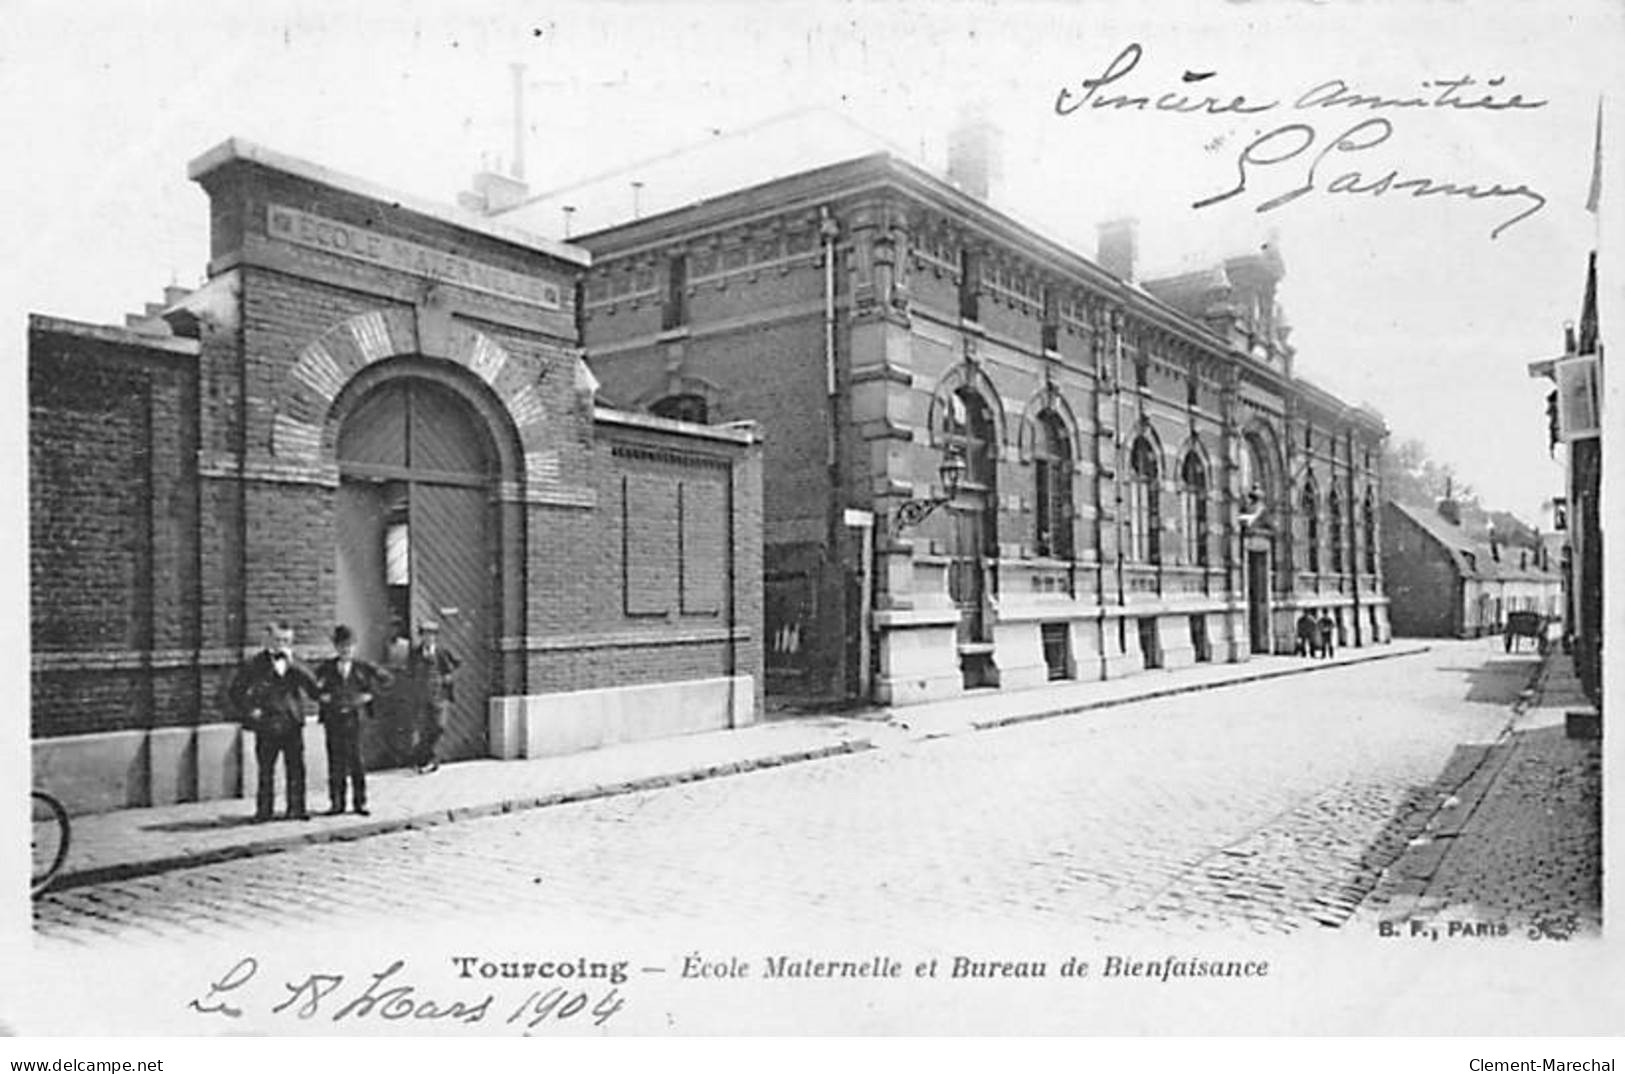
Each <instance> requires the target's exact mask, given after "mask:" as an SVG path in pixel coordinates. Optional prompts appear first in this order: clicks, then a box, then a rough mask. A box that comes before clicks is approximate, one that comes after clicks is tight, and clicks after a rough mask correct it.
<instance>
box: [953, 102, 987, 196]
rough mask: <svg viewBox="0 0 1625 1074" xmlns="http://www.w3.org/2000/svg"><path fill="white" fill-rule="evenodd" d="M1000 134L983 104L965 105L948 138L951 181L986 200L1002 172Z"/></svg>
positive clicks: (971, 194)
mask: <svg viewBox="0 0 1625 1074" xmlns="http://www.w3.org/2000/svg"><path fill="white" fill-rule="evenodd" d="M998 139H999V131H998V128H997V127H995V126H994V125H993V121H992V120H991V119H989V118H988V116H987V109H986V107H985V106H983V105H981V104H973V105H966V106H965V107H963V108H961V109H960V113H959V118H958V120H956V121H955V123H954V128H953V131H952V133H950V134H949V136H948V181H949V182H950V183H952V184H953V185H954V186H956V187H958V188H959V189H960V190H963V191H964V192H965V193H967V194H969V195H970V196H971V197H973V198H976V199H978V200H980V201H986V200H987V198H988V193H989V191H990V190H991V188H992V185H993V182H994V180H996V179H997V178H998V171H999V147H998Z"/></svg>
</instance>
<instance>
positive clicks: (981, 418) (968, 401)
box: [943, 388, 998, 489]
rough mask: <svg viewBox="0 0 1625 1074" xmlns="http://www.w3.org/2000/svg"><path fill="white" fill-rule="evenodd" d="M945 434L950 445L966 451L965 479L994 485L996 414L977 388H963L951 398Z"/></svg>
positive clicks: (983, 485)
mask: <svg viewBox="0 0 1625 1074" xmlns="http://www.w3.org/2000/svg"><path fill="white" fill-rule="evenodd" d="M943 433H944V435H945V437H946V439H947V442H948V443H950V444H957V445H958V446H959V448H960V450H961V451H963V452H964V453H965V481H966V483H967V484H969V485H972V486H980V487H981V488H984V489H991V488H993V486H994V478H993V466H994V451H993V445H994V440H995V438H996V437H997V435H998V434H997V433H996V431H995V426H994V424H993V415H992V413H991V412H989V410H988V407H987V403H985V402H984V401H983V400H982V397H981V395H979V394H978V393H977V392H976V391H975V390H973V389H971V388H960V389H958V390H957V391H955V392H954V393H953V395H952V396H950V397H949V399H948V413H947V422H946V426H945V428H944V429H943Z"/></svg>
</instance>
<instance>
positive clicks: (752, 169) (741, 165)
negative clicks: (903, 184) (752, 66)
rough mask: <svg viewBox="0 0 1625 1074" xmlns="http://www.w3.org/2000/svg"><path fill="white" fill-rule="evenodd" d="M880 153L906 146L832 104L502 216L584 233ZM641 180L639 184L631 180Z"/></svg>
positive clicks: (588, 180)
mask: <svg viewBox="0 0 1625 1074" xmlns="http://www.w3.org/2000/svg"><path fill="white" fill-rule="evenodd" d="M875 153H886V154H890V155H893V156H907V155H908V154H907V152H906V151H905V150H904V149H902V148H901V147H899V146H898V145H896V144H895V143H893V142H891V141H888V140H887V139H886V138H884V137H883V136H881V135H879V134H876V133H875V132H873V131H871V130H869V129H868V128H867V127H864V126H863V125H862V124H860V123H858V122H857V121H855V120H853V119H851V118H850V117H848V116H846V115H843V114H842V113H840V112H837V111H834V110H832V109H828V108H822V107H815V108H803V109H797V110H796V111H793V112H785V113H781V114H779V115H775V116H771V117H769V118H767V119H764V120H761V121H760V122H757V123H752V124H749V125H747V126H744V127H741V128H739V129H738V130H734V131H727V132H721V131H719V132H717V133H716V135H715V136H714V137H712V138H710V139H709V140H707V141H703V142H698V143H691V144H688V145H683V146H678V147H675V148H673V149H670V150H667V151H664V152H660V153H656V154H653V155H651V156H648V157H645V158H644V159H642V160H638V161H634V162H632V163H630V164H626V165H622V166H620V167H617V168H614V169H612V170H610V171H607V172H601V173H599V174H597V175H592V176H587V177H584V178H582V179H579V180H576V181H574V182H571V183H567V184H565V185H563V186H560V187H556V188H554V189H552V190H548V191H544V192H542V193H539V194H536V195H534V196H532V197H530V198H527V199H525V200H524V201H522V202H520V203H519V204H518V205H516V206H514V207H512V208H510V209H504V210H500V212H499V215H500V216H501V217H502V218H504V219H506V220H509V221H511V222H512V223H514V224H515V225H518V226H520V227H525V228H532V229H535V230H539V231H557V230H561V229H562V228H563V226H564V223H565V212H564V209H565V207H566V206H568V207H569V208H570V209H571V210H572V211H571V213H570V214H569V224H570V229H571V233H572V234H574V235H584V234H588V233H591V232H594V231H601V230H603V229H605V228H610V227H614V226H616V225H618V224H624V223H626V222H628V221H629V220H632V219H634V212H633V205H634V201H635V202H636V205H637V212H636V214H635V215H636V217H637V218H642V217H646V216H654V215H658V214H660V213H664V212H668V211H670V210H673V209H678V208H681V207H683V206H685V205H689V204H692V203H694V202H699V201H706V200H708V199H710V198H714V197H717V196H719V195H721V194H725V193H730V192H732V191H735V190H738V189H740V188H744V187H752V186H758V185H760V184H762V183H766V182H770V181H772V180H774V179H780V178H784V177H786V176H791V175H796V174H798V173H800V172H805V171H810V170H812V169H815V168H818V167H821V166H823V165H826V164H829V163H830V162H832V161H838V160H847V159H851V158H853V157H864V156H869V155H871V154H875ZM634 183H636V184H638V187H637V190H636V191H634V190H633V184H634Z"/></svg>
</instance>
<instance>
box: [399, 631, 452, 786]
mask: <svg viewBox="0 0 1625 1074" xmlns="http://www.w3.org/2000/svg"><path fill="white" fill-rule="evenodd" d="M460 666H461V662H460V661H459V660H458V659H457V658H456V657H455V656H453V655H452V654H451V653H450V652H449V651H448V650H446V649H442V648H441V647H440V624H439V623H437V622H435V621H434V620H433V619H425V620H423V622H421V623H419V624H418V643H417V644H416V645H414V646H413V647H412V652H411V654H410V655H409V656H408V657H407V660H406V670H407V675H408V676H409V677H410V678H411V681H412V704H413V707H414V709H415V713H416V720H415V722H416V724H417V747H416V748H415V749H414V750H413V757H412V760H413V763H414V764H416V765H417V770H418V771H419V772H433V771H434V770H435V769H437V768H439V767H440V762H439V761H437V760H435V746H436V744H438V743H439V741H440V736H441V735H443V734H445V733H446V722H447V720H448V719H449V718H450V715H451V704H452V701H453V700H455V696H454V693H453V688H452V683H451V678H452V676H453V675H455V674H456V673H457V669H458V667H460Z"/></svg>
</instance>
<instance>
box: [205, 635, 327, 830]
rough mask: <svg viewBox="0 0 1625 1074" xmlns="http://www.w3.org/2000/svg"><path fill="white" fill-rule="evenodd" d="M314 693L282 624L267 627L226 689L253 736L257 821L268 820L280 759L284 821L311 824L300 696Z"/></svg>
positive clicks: (255, 813)
mask: <svg viewBox="0 0 1625 1074" xmlns="http://www.w3.org/2000/svg"><path fill="white" fill-rule="evenodd" d="M317 693H318V691H317V689H316V680H315V678H314V677H313V676H312V675H311V674H310V672H309V671H308V670H307V669H306V668H305V666H304V665H303V664H301V663H299V661H298V659H296V658H295V657H294V655H293V628H292V627H290V626H289V625H288V624H287V623H284V622H280V621H278V622H274V623H272V624H270V625H269V626H267V627H266V628H265V648H264V649H262V650H260V651H259V652H257V653H255V654H254V655H253V656H251V657H249V658H248V659H247V660H245V661H244V662H243V663H242V666H240V667H239V668H238V669H237V673H236V675H234V676H233V677H232V680H231V685H230V686H229V687H227V690H226V696H227V697H228V698H229V699H230V701H231V705H232V708H233V709H234V710H235V712H236V714H237V718H238V720H239V721H241V722H242V724H243V726H244V727H246V728H247V729H248V730H250V731H252V732H253V733H254V757H255V759H256V760H257V761H258V762H259V769H260V778H259V794H258V798H257V803H256V808H255V810H254V819H255V820H256V821H267V820H270V819H271V817H272V808H271V807H272V805H273V804H274V803H275V801H276V762H277V758H278V757H281V758H282V759H283V765H284V767H285V768H286V770H287V781H288V813H287V816H288V819H289V820H309V819H310V814H309V812H307V811H306V809H305V739H304V728H305V708H304V703H303V702H302V701H301V695H304V696H308V697H311V698H314V697H316V695H317Z"/></svg>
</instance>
